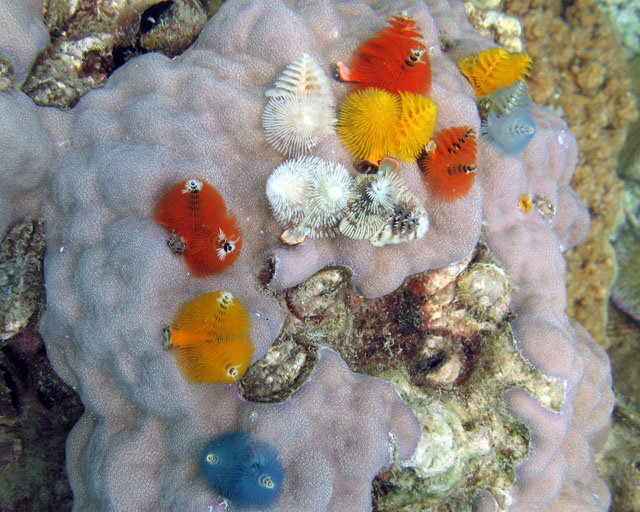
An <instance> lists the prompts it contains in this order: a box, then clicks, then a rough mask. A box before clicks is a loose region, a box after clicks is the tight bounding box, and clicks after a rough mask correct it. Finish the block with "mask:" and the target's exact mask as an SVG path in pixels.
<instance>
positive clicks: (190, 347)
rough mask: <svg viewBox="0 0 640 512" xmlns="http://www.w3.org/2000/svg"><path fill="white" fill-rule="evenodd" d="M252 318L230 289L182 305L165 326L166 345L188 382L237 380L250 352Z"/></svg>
mask: <svg viewBox="0 0 640 512" xmlns="http://www.w3.org/2000/svg"><path fill="white" fill-rule="evenodd" d="M250 329H251V321H250V320H249V314H248V313H247V311H246V309H245V308H244V307H243V305H242V304H241V303H240V301H239V300H238V299H237V298H236V297H234V295H233V294H232V293H231V292H227V291H219V292H213V293H207V294H204V295H200V296H199V297H196V298H195V299H193V300H191V301H190V302H188V303H186V304H184V305H183V306H182V307H181V308H180V310H179V311H178V313H177V314H176V316H175V318H174V319H173V323H172V325H171V326H170V327H168V328H167V329H165V347H166V348H170V349H174V350H175V353H176V358H177V361H178V367H179V368H180V371H181V372H182V374H183V375H184V376H185V378H186V379H187V380H188V381H189V382H193V383H196V382H209V383H226V384H230V383H233V382H236V381H237V380H238V379H240V378H242V376H243V375H244V374H245V372H246V371H247V368H248V367H249V364H250V363H251V357H252V355H253V343H252V341H251V339H250V338H249V331H250Z"/></svg>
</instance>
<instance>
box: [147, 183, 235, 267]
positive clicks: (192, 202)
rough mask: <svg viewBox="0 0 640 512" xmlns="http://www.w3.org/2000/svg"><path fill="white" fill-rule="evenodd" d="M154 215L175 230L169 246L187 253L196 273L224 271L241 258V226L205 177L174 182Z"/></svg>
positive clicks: (165, 225) (187, 262) (177, 251)
mask: <svg viewBox="0 0 640 512" xmlns="http://www.w3.org/2000/svg"><path fill="white" fill-rule="evenodd" d="M154 218H155V220H156V222H158V223H159V224H162V225H163V226H164V227H166V228H167V229H169V230H170V231H171V232H172V235H173V236H172V238H170V240H169V247H170V248H171V250H172V251H173V252H175V253H179V254H182V253H184V258H185V262H186V264H187V267H188V268H189V270H190V271H191V272H192V274H193V275H195V276H198V277H204V276H208V275H211V274H216V273H218V272H222V271H223V270H225V269H226V268H228V267H229V266H231V265H232V264H233V263H234V262H235V260H236V259H237V258H238V254H239V253H240V248H241V247H242V237H241V233H240V228H239V227H238V224H237V222H236V219H235V217H234V216H233V214H231V213H230V212H229V211H228V210H227V207H226V205H225V202H224V199H223V198H222V196H221V195H220V193H219V192H218V191H217V190H216V189H215V188H213V187H212V186H211V185H209V184H208V183H207V182H206V181H204V180H199V179H195V178H193V179H188V180H186V181H182V182H180V183H178V184H176V185H175V186H173V187H172V188H171V189H170V190H169V191H168V192H167V193H166V194H165V196H164V197H163V198H162V200H161V201H160V203H159V204H158V206H157V208H156V212H155V217H154Z"/></svg>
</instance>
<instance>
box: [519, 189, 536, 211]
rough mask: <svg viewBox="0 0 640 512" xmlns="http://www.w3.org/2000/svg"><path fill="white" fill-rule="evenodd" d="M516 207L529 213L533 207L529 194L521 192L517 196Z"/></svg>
mask: <svg viewBox="0 0 640 512" xmlns="http://www.w3.org/2000/svg"><path fill="white" fill-rule="evenodd" d="M518 208H519V209H520V211H522V212H524V213H529V212H530V211H531V210H532V209H533V201H532V200H531V196H529V195H527V194H522V195H521V196H520V197H519V198H518Z"/></svg>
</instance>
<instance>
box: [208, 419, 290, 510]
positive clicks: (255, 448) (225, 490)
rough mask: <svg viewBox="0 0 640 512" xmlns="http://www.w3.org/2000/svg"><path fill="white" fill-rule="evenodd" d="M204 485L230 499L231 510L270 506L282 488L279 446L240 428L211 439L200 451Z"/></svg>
mask: <svg viewBox="0 0 640 512" xmlns="http://www.w3.org/2000/svg"><path fill="white" fill-rule="evenodd" d="M200 474H201V475H202V477H203V478H204V480H205V482H206V483H207V485H209V486H211V487H212V488H213V489H214V490H215V491H216V492H218V493H219V494H220V495H221V496H222V497H223V498H225V499H228V500H229V501H231V504H232V505H233V506H234V510H246V509H257V508H260V509H264V508H268V507H270V506H272V505H273V504H274V503H275V502H276V500H277V499H278V496H279V495H280V493H281V491H282V483H283V480H284V476H285V470H284V468H283V467H282V462H281V461H280V459H279V457H278V450H277V449H276V448H275V447H274V446H272V445H270V444H268V443H266V442H264V441H256V440H254V439H252V438H251V437H250V436H249V434H247V433H246V432H243V431H233V432H226V433H224V434H221V435H218V436H216V437H214V438H213V439H211V440H210V441H209V442H208V443H207V445H206V446H205V448H204V450H203V451H202V454H201V455H200Z"/></svg>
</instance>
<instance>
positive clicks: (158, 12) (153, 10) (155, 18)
mask: <svg viewBox="0 0 640 512" xmlns="http://www.w3.org/2000/svg"><path fill="white" fill-rule="evenodd" d="M171 6H173V2H172V1H171V0H169V1H166V2H158V3H157V4H154V5H152V6H151V7H149V8H148V9H147V10H146V11H144V12H143V13H142V15H141V16H140V32H141V33H142V34H146V33H147V32H151V30H152V29H154V28H155V27H156V26H157V25H159V24H160V23H161V22H162V17H163V16H164V15H165V14H166V13H167V12H168V11H169V9H171Z"/></svg>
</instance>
